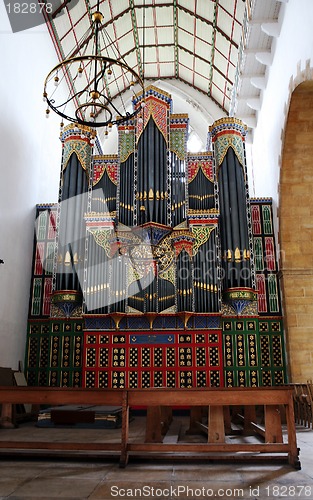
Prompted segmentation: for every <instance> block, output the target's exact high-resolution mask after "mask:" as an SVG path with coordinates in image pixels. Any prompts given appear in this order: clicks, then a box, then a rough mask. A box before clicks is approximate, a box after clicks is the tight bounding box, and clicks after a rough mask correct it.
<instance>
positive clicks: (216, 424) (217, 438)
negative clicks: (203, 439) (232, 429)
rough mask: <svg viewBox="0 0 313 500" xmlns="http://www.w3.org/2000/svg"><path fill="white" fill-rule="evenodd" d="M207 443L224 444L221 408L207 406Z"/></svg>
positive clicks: (222, 411)
mask: <svg viewBox="0 0 313 500" xmlns="http://www.w3.org/2000/svg"><path fill="white" fill-rule="evenodd" d="M208 443H225V426H224V410H223V406H209V414H208Z"/></svg>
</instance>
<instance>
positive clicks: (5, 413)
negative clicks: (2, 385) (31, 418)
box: [0, 403, 15, 429]
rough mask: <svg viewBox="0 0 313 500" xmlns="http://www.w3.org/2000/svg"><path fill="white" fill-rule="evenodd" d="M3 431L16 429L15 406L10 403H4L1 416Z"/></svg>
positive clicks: (0, 423)
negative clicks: (14, 419) (14, 420)
mask: <svg viewBox="0 0 313 500" xmlns="http://www.w3.org/2000/svg"><path fill="white" fill-rule="evenodd" d="M0 428H1V429H14V428H15V425H14V423H13V406H12V404H10V403H2V406H1V416H0Z"/></svg>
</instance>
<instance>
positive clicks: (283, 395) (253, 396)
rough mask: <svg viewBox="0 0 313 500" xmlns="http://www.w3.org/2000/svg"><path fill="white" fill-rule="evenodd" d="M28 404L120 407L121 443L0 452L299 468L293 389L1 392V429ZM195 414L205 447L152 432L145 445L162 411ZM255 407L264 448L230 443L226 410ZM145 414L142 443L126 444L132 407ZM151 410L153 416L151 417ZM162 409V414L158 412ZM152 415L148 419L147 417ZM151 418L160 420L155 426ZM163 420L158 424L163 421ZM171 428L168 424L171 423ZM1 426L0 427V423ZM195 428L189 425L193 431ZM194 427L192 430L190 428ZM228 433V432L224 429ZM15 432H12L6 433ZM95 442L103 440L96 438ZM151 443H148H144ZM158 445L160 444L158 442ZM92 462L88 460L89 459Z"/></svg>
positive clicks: (6, 445) (14, 447)
mask: <svg viewBox="0 0 313 500" xmlns="http://www.w3.org/2000/svg"><path fill="white" fill-rule="evenodd" d="M25 403H30V404H33V405H72V404H90V405H105V406H110V405H112V406H121V407H122V429H121V440H120V443H116V442H112V443H110V442H104V443H101V442H92V443H76V442H75V443H73V442H51V441H49V442H42V441H41V442H37V441H36V442H30V441H23V442H21V441H19V442H17V441H4V440H1V430H0V451H1V449H2V450H8V449H9V450H10V451H14V452H15V453H18V452H19V451H21V450H32V451H33V452H34V453H35V452H36V450H37V452H38V450H51V451H52V450H59V451H81V452H86V451H88V452H90V451H96V452H106V451H112V452H113V451H114V452H117V453H118V454H119V456H120V466H121V467H125V466H126V465H127V463H128V459H129V455H130V454H131V455H132V454H138V453H140V454H141V455H142V454H144V455H145V456H146V455H149V454H152V455H153V456H157V455H158V456H159V455H160V454H161V455H162V456H165V457H167V458H168V457H169V456H170V457H171V458H175V456H178V455H179V454H180V455H181V454H185V455H186V454H188V457H191V456H197V457H201V458H208V459H214V458H218V459H222V458H227V459H230V458H231V460H233V461H236V460H242V459H247V458H248V457H249V456H250V457H251V456H253V458H255V459H264V458H266V459H274V458H275V457H276V458H277V457H279V458H284V459H286V460H287V461H288V463H289V464H291V465H292V466H294V467H295V468H297V469H299V468H300V462H299V456H298V452H299V450H298V448H297V441H296V431H295V421H294V406H293V389H292V388H291V387H288V386H284V387H270V388H267V387H261V388H231V389H229V388H205V389H203V388H201V389H168V388H162V389H80V388H75V389H70V388H51V387H48V388H46V387H0V404H2V423H3V424H9V423H10V418H11V417H10V415H12V405H15V404H25ZM187 405H188V407H189V408H191V409H194V410H193V411H191V415H195V414H198V413H199V412H197V408H198V409H200V408H201V407H202V408H208V422H207V429H208V432H207V441H206V442H204V443H203V442H201V443H194V442H193V443H191V442H181V441H177V442H168V441H166V440H164V441H163V438H162V432H161V430H160V432H159V431H158V428H156V436H157V438H156V439H153V440H152V441H153V442H147V436H148V437H149V436H150V435H151V431H149V426H150V428H151V418H152V420H153V422H154V423H153V425H156V426H158V425H159V429H161V426H162V424H164V415H168V413H167V412H166V411H164V408H165V409H166V408H168V409H171V408H172V407H176V406H178V407H186V406H187ZM255 405H258V406H259V405H261V406H263V407H264V415H265V431H264V441H263V442H258V440H256V442H253V443H251V442H234V441H235V440H233V441H232V440H230V439H228V437H227V436H226V435H225V426H226V428H228V427H229V424H228V422H227V421H226V420H227V419H225V415H226V414H227V412H226V411H225V409H227V408H228V407H229V406H234V407H241V408H243V410H244V409H245V408H246V409H247V412H246V413H247V414H248V415H251V414H253V412H252V413H251V408H252V407H253V406H255ZM142 406H144V407H146V408H149V411H148V419H147V429H148V430H147V431H146V440H145V441H144V442H140V443H139V442H130V440H129V410H130V408H131V407H142ZM280 407H283V408H284V410H285V415H286V422H287V436H286V442H283V439H282V421H281V416H280V412H279V408H280ZM153 408H154V409H156V412H153ZM160 408H161V409H163V410H162V411H160V410H159V409H160ZM149 414H150V417H149ZM155 415H159V416H160V418H159V420H158V419H157V418H156V416H155ZM161 419H162V421H161ZM169 422H170V418H169ZM0 423H1V421H0ZM194 423H195V422H193V425H194ZM191 427H192V425H191ZM228 430H229V429H228ZM10 432H14V430H12V431H10ZM99 438H100V439H101V436H100V434H99ZM148 440H149V439H148ZM156 441H158V442H156ZM89 456H90V454H89Z"/></svg>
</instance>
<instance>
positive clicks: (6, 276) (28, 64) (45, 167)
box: [0, 2, 61, 369]
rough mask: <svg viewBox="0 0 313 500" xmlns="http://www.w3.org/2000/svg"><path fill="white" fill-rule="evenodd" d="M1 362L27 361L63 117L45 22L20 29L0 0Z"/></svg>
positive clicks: (56, 180) (13, 364)
mask: <svg viewBox="0 0 313 500" xmlns="http://www.w3.org/2000/svg"><path fill="white" fill-rule="evenodd" d="M0 47H1V73H0V172H1V179H0V258H1V259H3V260H4V261H5V264H4V265H3V264H1V265H0V366H2V367H3V366H4V367H11V368H13V369H16V368H17V367H18V362H19V360H22V361H24V350H25V343H26V326H27V312H28V301H29V285H30V273H31V259H32V246H33V228H34V217H35V205H36V203H43V202H54V201H56V200H57V195H58V183H59V172H60V164H61V143H60V141H59V138H58V136H59V122H60V120H58V119H57V118H56V117H50V118H49V120H47V119H46V118H45V104H44V103H43V102H42V92H43V82H44V77H45V74H46V73H47V72H48V70H49V69H50V68H51V67H52V66H53V65H55V64H56V62H57V61H56V56H55V52H54V49H53V46H52V42H51V40H50V37H49V35H48V32H47V31H46V28H45V27H44V26H39V27H37V28H34V29H32V30H27V31H24V32H20V33H14V34H13V33H12V31H11V28H10V24H9V21H8V19H7V15H6V11H5V8H4V3H3V2H0Z"/></svg>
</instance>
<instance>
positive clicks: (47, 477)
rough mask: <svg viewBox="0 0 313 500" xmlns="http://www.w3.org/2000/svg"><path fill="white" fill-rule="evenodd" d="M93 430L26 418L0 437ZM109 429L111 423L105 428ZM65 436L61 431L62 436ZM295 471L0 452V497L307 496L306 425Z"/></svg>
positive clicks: (310, 454)
mask: <svg viewBox="0 0 313 500" xmlns="http://www.w3.org/2000/svg"><path fill="white" fill-rule="evenodd" d="M141 418H142V417H139V418H137V417H135V419H134V422H133V423H132V424H131V426H130V427H131V429H133V433H134V435H135V434H136V432H137V433H140V432H142V428H143V422H142V420H141ZM99 432H101V433H102V431H99V430H94V429H93V430H88V431H86V430H79V431H77V430H74V429H66V430H64V429H38V428H34V426H33V424H31V425H30V424H23V425H20V426H19V428H18V429H14V430H9V431H8V430H3V429H1V430H0V439H4V440H7V439H12V440H14V439H16V440H19V439H25V435H27V436H28V438H29V439H31V440H36V439H38V440H44V439H45V437H44V436H47V438H48V439H50V440H51V439H53V440H54V441H57V440H60V439H61V440H64V439H67V440H71V439H73V436H74V435H75V437H76V439H77V440H79V441H84V440H86V441H87V440H91V439H92V440H95V441H97V440H98V438H99ZM106 432H110V433H111V437H110V440H112V433H116V436H117V438H118V432H119V431H116V430H113V431H112V430H111V431H106ZM64 436H65V437H64ZM297 442H298V447H299V448H300V460H301V466H302V468H301V470H295V469H293V468H292V467H291V466H289V465H286V464H282V463H278V462H275V463H273V462H267V461H265V462H262V463H253V462H251V461H250V462H249V461H248V462H240V463H238V462H237V463H228V462H223V461H220V462H205V461H203V460H202V461H192V462H191V461H190V460H187V459H184V460H180V461H178V460H175V461H174V460H173V461H169V460H167V461H165V460H164V461H162V460H156V459H149V460H139V459H135V458H134V457H132V458H131V459H130V462H129V464H128V466H127V467H126V468H125V469H120V468H119V465H118V460H117V458H116V457H114V456H112V457H111V458H105V459H104V458H101V459H100V458H92V459H90V458H88V457H86V458H84V459H77V458H75V457H72V458H68V459H64V457H63V458H58V457H55V458H53V459H51V457H50V458H46V457H41V458H40V457H36V458H27V457H18V458H12V457H11V458H10V457H8V456H2V457H1V459H0V471H1V474H0V500H2V499H7V498H8V499H10V500H19V499H28V500H31V499H43V500H49V499H55V498H59V499H67V498H72V499H75V500H80V499H102V500H106V499H114V498H117V499H118V500H120V499H124V498H132V499H138V498H158V499H168V500H175V499H180V500H185V499H200V500H201V499H208V498H212V497H215V498H241V499H250V500H251V499H252V500H256V499H259V498H260V499H277V498H290V497H293V498H302V499H308V498H313V430H312V429H311V430H310V429H305V428H303V427H297Z"/></svg>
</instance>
